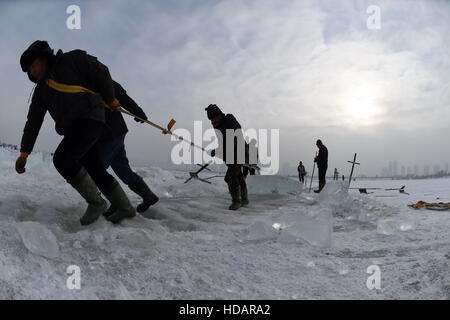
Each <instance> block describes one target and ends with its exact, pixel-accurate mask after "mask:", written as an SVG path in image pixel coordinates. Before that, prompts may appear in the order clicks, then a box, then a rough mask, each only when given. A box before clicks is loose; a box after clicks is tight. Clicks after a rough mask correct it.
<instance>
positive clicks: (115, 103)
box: [108, 98, 121, 111]
mask: <svg viewBox="0 0 450 320" xmlns="http://www.w3.org/2000/svg"><path fill="white" fill-rule="evenodd" d="M108 106H109V108H110V109H111V110H112V111H119V110H120V106H121V105H120V102H119V100H117V99H116V98H114V100H113V102H111V103H110V104H108Z"/></svg>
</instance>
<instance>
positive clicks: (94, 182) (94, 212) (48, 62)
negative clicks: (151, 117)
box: [16, 40, 136, 225]
mask: <svg viewBox="0 0 450 320" xmlns="http://www.w3.org/2000/svg"><path fill="white" fill-rule="evenodd" d="M20 65H21V67H22V70H23V71H24V72H27V74H28V78H29V79H30V80H31V81H33V82H35V83H36V87H35V90H34V93H33V97H32V101H31V104H30V107H29V111H28V117H27V122H26V124H25V128H24V131H23V136H22V141H21V149H20V156H19V157H18V159H17V161H16V171H17V172H18V173H19V174H21V173H24V172H25V166H26V162H27V157H28V155H29V154H30V153H31V152H32V151H33V147H34V144H35V142H36V139H37V137H38V134H39V131H40V129H41V126H42V123H43V121H44V117H45V114H46V113H47V111H48V112H49V113H50V115H51V117H52V118H53V120H54V121H55V125H56V132H57V133H58V134H60V135H62V136H64V138H63V139H62V141H61V143H60V144H59V146H58V148H57V149H56V151H55V152H54V156H53V163H54V165H55V168H56V169H57V170H58V172H59V173H60V174H61V176H62V177H63V178H65V179H66V181H67V182H68V183H69V184H71V185H72V186H73V187H74V188H75V189H76V190H77V191H78V192H79V194H80V195H81V196H82V197H83V198H84V199H85V200H86V202H87V203H88V207H87V210H86V212H85V213H84V215H83V216H82V218H81V219H80V222H81V224H82V225H88V224H91V223H93V222H94V221H96V220H97V219H98V217H99V216H100V215H101V214H102V213H103V212H105V211H106V209H107V207H108V205H107V203H106V201H105V200H104V199H103V198H102V197H101V196H100V194H99V192H98V189H100V190H101V192H102V193H103V194H104V195H105V197H106V198H107V199H108V200H109V201H110V202H111V204H112V205H114V207H116V208H117V211H116V213H114V214H113V215H112V216H111V217H109V218H108V219H109V220H110V221H111V222H114V223H117V222H120V221H121V220H122V219H123V218H131V217H133V216H135V215H136V211H135V209H134V208H133V207H132V205H131V203H130V201H129V199H128V197H127V195H126V194H125V192H124V191H123V189H122V188H121V187H120V185H119V183H118V182H117V181H116V180H115V179H114V177H113V176H111V175H110V174H109V173H108V172H107V171H106V169H105V168H104V166H103V164H102V162H101V159H100V157H99V150H98V146H99V144H98V141H99V139H100V138H101V137H102V135H103V134H105V131H106V125H105V105H107V106H108V107H110V108H112V109H113V110H118V108H119V107H120V103H119V101H118V100H117V99H116V98H115V93H114V85H113V81H112V79H111V75H110V73H109V70H108V68H107V67H106V66H105V65H104V64H102V63H101V62H100V61H98V60H97V58H95V57H94V56H91V55H88V54H87V53H86V52H85V51H82V50H73V51H70V52H67V53H63V52H62V51H61V50H59V51H58V52H57V54H56V55H55V54H54V53H53V50H52V49H51V48H50V46H49V45H48V43H47V42H46V41H40V40H38V41H35V42H33V43H32V44H31V45H30V46H29V47H28V49H27V50H25V51H24V52H23V54H22V56H21V57H20ZM97 187H98V188H97Z"/></svg>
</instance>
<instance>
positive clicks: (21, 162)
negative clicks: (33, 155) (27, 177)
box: [16, 152, 28, 174]
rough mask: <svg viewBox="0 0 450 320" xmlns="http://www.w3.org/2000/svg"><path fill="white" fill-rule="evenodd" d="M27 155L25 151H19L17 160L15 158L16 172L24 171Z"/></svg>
mask: <svg viewBox="0 0 450 320" xmlns="http://www.w3.org/2000/svg"><path fill="white" fill-rule="evenodd" d="M27 157H28V154H27V153H24V152H21V153H20V156H19V157H18V158H17V160H16V172H17V173H18V174H22V173H25V171H26V169H25V166H26V164H27Z"/></svg>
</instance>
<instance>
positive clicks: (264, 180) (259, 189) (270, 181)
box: [247, 175, 303, 195]
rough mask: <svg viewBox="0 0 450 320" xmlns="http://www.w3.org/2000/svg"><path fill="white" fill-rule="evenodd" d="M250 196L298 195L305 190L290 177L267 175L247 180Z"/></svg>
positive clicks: (250, 177)
mask: <svg viewBox="0 0 450 320" xmlns="http://www.w3.org/2000/svg"><path fill="white" fill-rule="evenodd" d="M247 187H248V193H249V194H292V195H294V194H298V193H300V192H301V191H302V190H303V187H302V185H301V184H300V182H298V181H296V180H293V179H290V178H288V177H282V176H276V175H266V176H249V177H248V178H247Z"/></svg>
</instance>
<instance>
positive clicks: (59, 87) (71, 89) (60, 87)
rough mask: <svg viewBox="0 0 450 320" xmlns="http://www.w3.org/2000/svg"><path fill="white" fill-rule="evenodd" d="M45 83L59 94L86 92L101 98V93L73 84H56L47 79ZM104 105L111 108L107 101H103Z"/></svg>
mask: <svg viewBox="0 0 450 320" xmlns="http://www.w3.org/2000/svg"><path fill="white" fill-rule="evenodd" d="M45 83H46V84H47V85H48V86H49V87H50V88H52V89H54V90H56V91H59V92H65V93H80V92H86V93H90V94H93V95H96V96H99V95H100V93H98V92H95V91H92V90H89V89H88V88H85V87H82V86H77V85H72V84H63V83H59V82H56V81H55V80H52V79H47V80H45ZM102 103H103V104H104V105H105V107H107V108H109V106H108V105H107V104H106V102H105V101H103V99H102Z"/></svg>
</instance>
